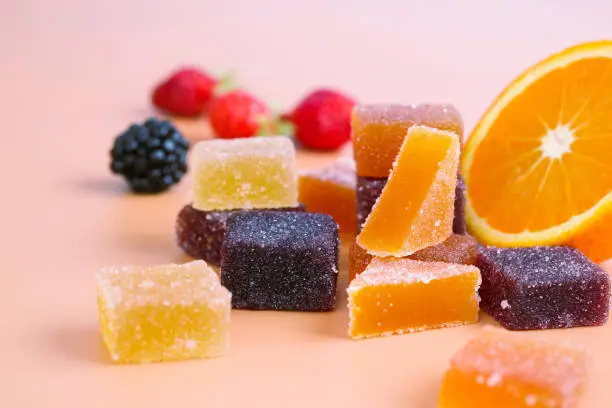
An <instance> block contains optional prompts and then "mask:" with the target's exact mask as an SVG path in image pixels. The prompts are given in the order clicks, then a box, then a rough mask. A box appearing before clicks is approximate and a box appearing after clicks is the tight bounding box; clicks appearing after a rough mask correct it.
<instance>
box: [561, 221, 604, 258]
mask: <svg viewBox="0 0 612 408" xmlns="http://www.w3.org/2000/svg"><path fill="white" fill-rule="evenodd" d="M610 236H612V210H608V212H606V214H605V215H604V216H603V217H602V218H601V219H599V220H597V222H596V223H595V224H593V225H591V226H590V227H588V228H586V229H585V230H584V231H582V232H580V233H578V234H577V235H575V236H574V237H572V238H571V239H570V241H569V242H568V244H569V245H571V246H573V247H575V248H578V249H579V250H580V251H582V253H584V254H585V255H586V256H587V257H589V258H590V259H591V260H592V261H593V262H604V261H606V260H608V259H610V258H612V239H610Z"/></svg>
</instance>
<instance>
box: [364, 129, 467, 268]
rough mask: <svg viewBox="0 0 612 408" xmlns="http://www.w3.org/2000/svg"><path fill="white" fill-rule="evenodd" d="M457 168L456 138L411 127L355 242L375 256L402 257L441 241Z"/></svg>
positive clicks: (448, 227) (448, 223) (449, 219)
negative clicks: (387, 179)
mask: <svg viewBox="0 0 612 408" xmlns="http://www.w3.org/2000/svg"><path fill="white" fill-rule="evenodd" d="M458 165H459V137H458V136H457V134H455V133H452V132H447V131H443V130H438V129H433V128H429V127H426V126H413V127H411V128H410V129H409V130H408V135H407V136H406V138H405V139H404V143H403V144H402V148H401V149H400V152H399V154H398V156H397V160H396V162H395V164H394V167H393V171H392V172H391V176H390V177H389V181H388V182H387V184H386V185H385V187H384V188H383V190H382V193H381V195H380V197H379V198H378V200H377V202H376V204H374V207H373V208H372V211H371V212H370V214H369V215H368V218H367V219H366V221H365V223H364V225H363V228H362V230H361V233H360V234H359V236H358V237H357V243H358V244H359V245H360V246H361V247H363V248H364V249H366V250H367V251H368V252H369V253H371V254H373V255H376V256H397V257H402V256H406V255H410V254H412V253H414V252H416V251H418V250H420V249H423V248H427V247H429V246H432V245H436V244H439V243H440V242H442V241H444V240H445V239H447V238H448V237H449V236H450V235H451V234H452V230H453V217H454V206H455V187H456V185H457V167H458Z"/></svg>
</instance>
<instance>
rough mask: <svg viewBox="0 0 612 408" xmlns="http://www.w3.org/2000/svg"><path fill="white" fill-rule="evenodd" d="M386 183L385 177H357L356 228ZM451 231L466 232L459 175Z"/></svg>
mask: <svg viewBox="0 0 612 408" xmlns="http://www.w3.org/2000/svg"><path fill="white" fill-rule="evenodd" d="M385 184H387V179H386V178H372V177H360V176H358V177H357V230H358V231H361V226H362V225H363V223H364V222H365V220H366V218H368V215H369V214H370V211H372V207H374V203H376V200H377V199H378V197H379V196H380V194H381V193H382V190H383V188H384V187H385ZM453 233H454V234H461V235H465V234H466V228H465V182H464V181H463V177H461V176H460V175H459V176H458V178H457V187H456V188H455V218H454V219H453Z"/></svg>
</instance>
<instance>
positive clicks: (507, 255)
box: [476, 246, 610, 330]
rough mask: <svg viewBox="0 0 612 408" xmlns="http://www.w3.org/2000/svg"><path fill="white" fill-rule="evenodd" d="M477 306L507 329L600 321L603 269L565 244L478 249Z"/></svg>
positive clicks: (605, 289)
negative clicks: (479, 275)
mask: <svg viewBox="0 0 612 408" xmlns="http://www.w3.org/2000/svg"><path fill="white" fill-rule="evenodd" d="M476 266H478V268H479V269H480V273H481V275H482V285H481V286H480V291H479V294H480V297H481V302H480V307H481V308H482V309H483V310H484V311H485V312H487V313H488V314H489V315H491V317H493V318H494V319H495V320H497V321H498V322H499V323H500V324H501V325H502V326H504V327H505V328H507V329H510V330H535V329H557V328H566V327H580V326H599V325H603V324H604V323H605V322H606V321H607V320H608V311H609V305H610V279H609V277H608V274H607V273H606V272H604V271H603V270H602V269H601V268H600V267H599V266H597V265H596V264H594V263H593V262H591V261H590V260H589V259H588V258H587V257H586V256H584V255H583V254H582V253H581V252H580V251H578V250H577V249H574V248H570V247H566V246H551V247H528V248H494V247H487V248H482V249H481V250H480V253H479V256H478V260H477V263H476Z"/></svg>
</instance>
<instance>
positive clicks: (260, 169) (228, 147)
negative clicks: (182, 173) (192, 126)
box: [193, 136, 298, 211]
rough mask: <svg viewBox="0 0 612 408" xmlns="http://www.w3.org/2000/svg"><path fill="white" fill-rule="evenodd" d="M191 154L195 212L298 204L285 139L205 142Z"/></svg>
mask: <svg viewBox="0 0 612 408" xmlns="http://www.w3.org/2000/svg"><path fill="white" fill-rule="evenodd" d="M193 156H194V157H195V159H194V160H195V166H194V201H193V207H194V208H196V209H197V210H201V211H212V210H233V209H250V208H283V207H295V206H297V205H298V201H297V167H296V162H295V148H294V146H293V143H292V142H291V141H290V140H289V139H288V138H287V137H284V136H269V137H257V138H249V139H232V140H207V141H203V142H199V143H198V144H196V145H195V146H194V148H193Z"/></svg>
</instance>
